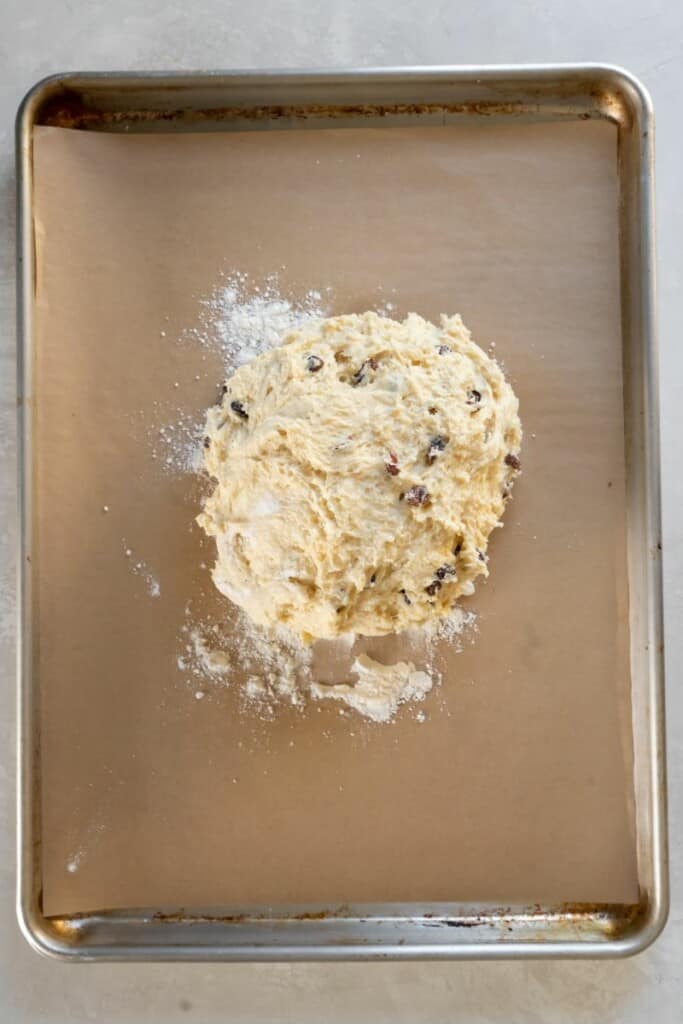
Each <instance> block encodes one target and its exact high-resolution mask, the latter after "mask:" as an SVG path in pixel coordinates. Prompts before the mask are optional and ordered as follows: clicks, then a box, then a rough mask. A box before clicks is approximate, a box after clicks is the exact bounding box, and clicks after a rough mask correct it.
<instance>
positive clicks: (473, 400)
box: [467, 388, 481, 405]
mask: <svg viewBox="0 0 683 1024" xmlns="http://www.w3.org/2000/svg"><path fill="white" fill-rule="evenodd" d="M480 402H481V391H477V389H476V388H470V390H469V391H468V392H467V404H468V405H479V403H480Z"/></svg>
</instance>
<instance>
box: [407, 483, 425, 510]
mask: <svg viewBox="0 0 683 1024" xmlns="http://www.w3.org/2000/svg"><path fill="white" fill-rule="evenodd" d="M405 499H406V502H407V504H408V505H413V506H418V505H428V504H429V502H430V501H431V497H430V494H429V491H428V490H427V488H426V487H423V486H422V484H416V485H415V487H411V488H410V490H409V491H406V493H405Z"/></svg>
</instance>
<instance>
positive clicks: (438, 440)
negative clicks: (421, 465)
mask: <svg viewBox="0 0 683 1024" xmlns="http://www.w3.org/2000/svg"><path fill="white" fill-rule="evenodd" d="M447 444H448V438H447V437H444V436H443V435H442V434H437V435H436V437H433V438H432V439H431V441H430V442H429V448H428V449H427V465H428V466H431V465H432V463H433V462H436V460H437V458H438V457H439V453H440V452H442V451H443V450H444V449H445V447H446V445H447Z"/></svg>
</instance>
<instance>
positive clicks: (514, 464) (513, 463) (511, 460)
mask: <svg viewBox="0 0 683 1024" xmlns="http://www.w3.org/2000/svg"><path fill="white" fill-rule="evenodd" d="M504 462H505V465H506V466H510V467H511V469H521V468H522V463H521V462H520V460H519V455H515V453H514V452H508V453H507V455H506V456H505V459H504Z"/></svg>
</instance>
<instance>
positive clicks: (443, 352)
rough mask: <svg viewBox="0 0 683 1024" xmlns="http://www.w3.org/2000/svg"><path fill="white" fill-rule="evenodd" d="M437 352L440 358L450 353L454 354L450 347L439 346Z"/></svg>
mask: <svg viewBox="0 0 683 1024" xmlns="http://www.w3.org/2000/svg"><path fill="white" fill-rule="evenodd" d="M436 351H437V352H438V353H439V355H440V356H445V355H447V354H448V353H449V352H452V351H453V349H452V348H449V347H448V345H439V347H438V348H437V350H436Z"/></svg>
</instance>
